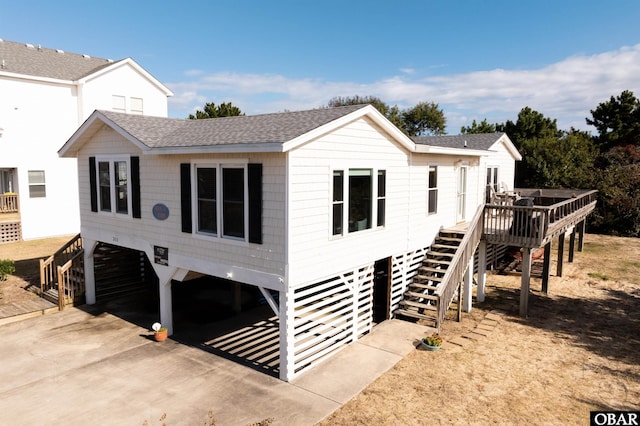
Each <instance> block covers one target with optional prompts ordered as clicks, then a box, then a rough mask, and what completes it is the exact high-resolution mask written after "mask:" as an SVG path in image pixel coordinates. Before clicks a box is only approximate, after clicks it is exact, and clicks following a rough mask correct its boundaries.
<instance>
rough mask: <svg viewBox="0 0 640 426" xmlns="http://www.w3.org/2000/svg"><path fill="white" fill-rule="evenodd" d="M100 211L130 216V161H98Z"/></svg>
mask: <svg viewBox="0 0 640 426" xmlns="http://www.w3.org/2000/svg"><path fill="white" fill-rule="evenodd" d="M97 166H98V167H97V170H96V172H97V174H98V176H97V179H96V181H97V182H98V209H99V210H100V211H102V212H110V213H118V214H125V215H128V214H129V206H130V205H131V199H130V197H131V194H130V191H129V174H130V173H129V161H128V160H127V159H125V158H122V159H102V158H98V159H97Z"/></svg>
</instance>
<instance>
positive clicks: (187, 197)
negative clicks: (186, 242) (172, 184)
mask: <svg viewBox="0 0 640 426" xmlns="http://www.w3.org/2000/svg"><path fill="white" fill-rule="evenodd" d="M180 207H181V210H182V232H188V233H189V234H190V233H191V232H192V227H191V164H189V163H182V164H180Z"/></svg>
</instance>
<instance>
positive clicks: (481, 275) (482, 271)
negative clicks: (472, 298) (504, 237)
mask: <svg viewBox="0 0 640 426" xmlns="http://www.w3.org/2000/svg"><path fill="white" fill-rule="evenodd" d="M486 282H487V242H486V241H485V240H480V245H478V288H477V289H476V300H477V301H478V302H484V292H485V285H486Z"/></svg>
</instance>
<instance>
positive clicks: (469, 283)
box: [462, 256, 473, 312]
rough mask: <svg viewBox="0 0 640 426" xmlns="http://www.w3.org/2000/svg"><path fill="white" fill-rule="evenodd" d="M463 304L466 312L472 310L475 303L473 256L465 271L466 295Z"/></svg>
mask: <svg viewBox="0 0 640 426" xmlns="http://www.w3.org/2000/svg"><path fill="white" fill-rule="evenodd" d="M462 304H463V310H464V311H465V312H471V308H472V305H473V256H471V259H470V260H469V264H468V266H467V270H466V271H465V273H464V297H463V300H462Z"/></svg>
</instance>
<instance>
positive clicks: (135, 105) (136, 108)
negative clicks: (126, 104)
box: [131, 97, 143, 115]
mask: <svg viewBox="0 0 640 426" xmlns="http://www.w3.org/2000/svg"><path fill="white" fill-rule="evenodd" d="M142 111H143V110H142V98H133V97H132V98H131V114H138V115H142Z"/></svg>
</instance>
